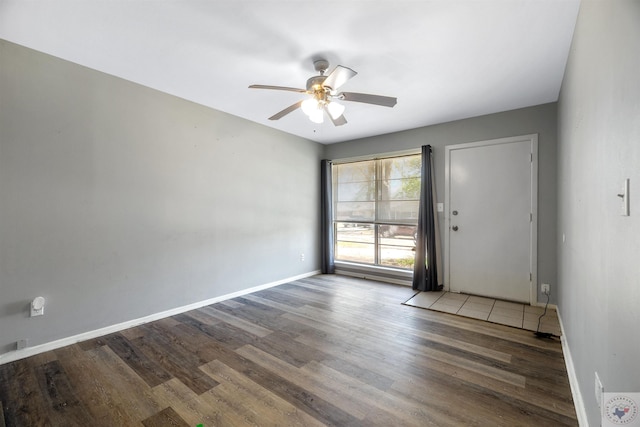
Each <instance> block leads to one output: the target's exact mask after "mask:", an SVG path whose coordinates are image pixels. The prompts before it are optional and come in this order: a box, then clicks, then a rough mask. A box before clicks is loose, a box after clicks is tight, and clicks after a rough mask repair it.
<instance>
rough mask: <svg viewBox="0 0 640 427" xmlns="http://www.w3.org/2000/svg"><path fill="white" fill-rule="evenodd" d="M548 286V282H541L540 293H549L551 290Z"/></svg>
mask: <svg viewBox="0 0 640 427" xmlns="http://www.w3.org/2000/svg"><path fill="white" fill-rule="evenodd" d="M549 288H550V286H549V284H548V283H543V284H542V285H541V286H540V290H541V291H542V293H543V294H545V295H549V293H550V292H551V290H550V289H549Z"/></svg>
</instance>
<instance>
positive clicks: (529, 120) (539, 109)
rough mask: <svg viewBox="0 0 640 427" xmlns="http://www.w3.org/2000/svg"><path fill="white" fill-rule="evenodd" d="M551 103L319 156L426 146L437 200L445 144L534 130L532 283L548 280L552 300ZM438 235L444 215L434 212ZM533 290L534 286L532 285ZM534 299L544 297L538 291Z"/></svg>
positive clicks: (366, 141)
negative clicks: (535, 178)
mask: <svg viewBox="0 0 640 427" xmlns="http://www.w3.org/2000/svg"><path fill="white" fill-rule="evenodd" d="M556 131H557V129H556V104H555V103H551V104H545V105H539V106H536V107H530V108H523V109H519V110H513V111H507V112H504V113H497V114H491V115H487V116H481V117H474V118H471V119H465V120H459V121H455V122H450V123H443V124H439V125H434V126H427V127H423V128H419V129H413V130H409V131H404V132H398V133H393V134H388V135H380V136H376V137H371V138H365V139H361V140H357V141H350V142H345V143H341V144H332V145H329V146H327V148H326V150H325V156H326V157H327V158H329V159H333V160H338V159H346V158H351V157H358V156H364V155H371V154H383V153H388V152H394V151H402V150H409V149H413V148H419V147H420V146H422V145H424V144H430V145H431V146H432V148H433V153H434V168H435V173H436V187H437V188H436V191H437V196H438V201H441V202H444V181H445V175H444V172H445V171H444V164H445V148H444V147H445V146H447V145H454V144H462V143H465V142H475V141H484V140H489V139H496V138H503V137H509V136H518V135H526V134H533V133H537V134H538V283H549V284H551V286H552V288H551V302H552V303H555V301H556V294H557V291H556V284H557V278H556V274H557V263H556V224H557V217H556V210H557V198H556V194H557V183H556V177H557V166H556V156H557V145H556ZM439 220H440V227H441V233H440V235H441V236H444V216H443V214H440V217H439ZM538 289H539V286H538ZM538 301H541V302H544V301H546V297H543V295H542V294H541V293H539V294H538Z"/></svg>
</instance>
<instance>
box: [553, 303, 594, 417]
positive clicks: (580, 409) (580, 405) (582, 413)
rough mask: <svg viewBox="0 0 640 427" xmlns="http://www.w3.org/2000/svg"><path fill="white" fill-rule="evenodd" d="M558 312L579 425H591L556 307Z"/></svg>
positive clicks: (563, 351) (561, 340)
mask: <svg viewBox="0 0 640 427" xmlns="http://www.w3.org/2000/svg"><path fill="white" fill-rule="evenodd" d="M556 313H557V314H558V322H560V333H561V336H560V342H561V343H562V353H563V354H564V363H565V366H566V367H567V375H568V377H569V386H570V387H571V395H572V397H573V404H574V406H575V408H576V416H577V417H578V425H579V426H580V427H589V419H588V418H587V411H586V408H585V406H584V400H583V399H582V393H581V392H580V385H579V384H578V376H577V375H576V368H575V365H574V364H573V358H572V357H571V350H570V349H569V343H568V342H567V339H566V338H565V337H566V335H565V332H564V325H563V324H562V316H560V311H559V310H558V309H557V307H556Z"/></svg>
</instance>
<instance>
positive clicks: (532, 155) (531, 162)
mask: <svg viewBox="0 0 640 427" xmlns="http://www.w3.org/2000/svg"><path fill="white" fill-rule="evenodd" d="M529 154H530V155H531V163H533V153H529Z"/></svg>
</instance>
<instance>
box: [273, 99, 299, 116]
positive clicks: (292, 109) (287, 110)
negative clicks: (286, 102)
mask: <svg viewBox="0 0 640 427" xmlns="http://www.w3.org/2000/svg"><path fill="white" fill-rule="evenodd" d="M301 105H302V101H300V102H296V103H295V104H293V105H290V106H288V107H287V108H285V109H284V110H282V111H280V112H279V113H276V114H274V115H273V116H271V117H269V120H280V119H281V118H283V117H284V116H286V115H287V114H289V113H291V112H292V111H295V110H297V109H298V108H300V106H301Z"/></svg>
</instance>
